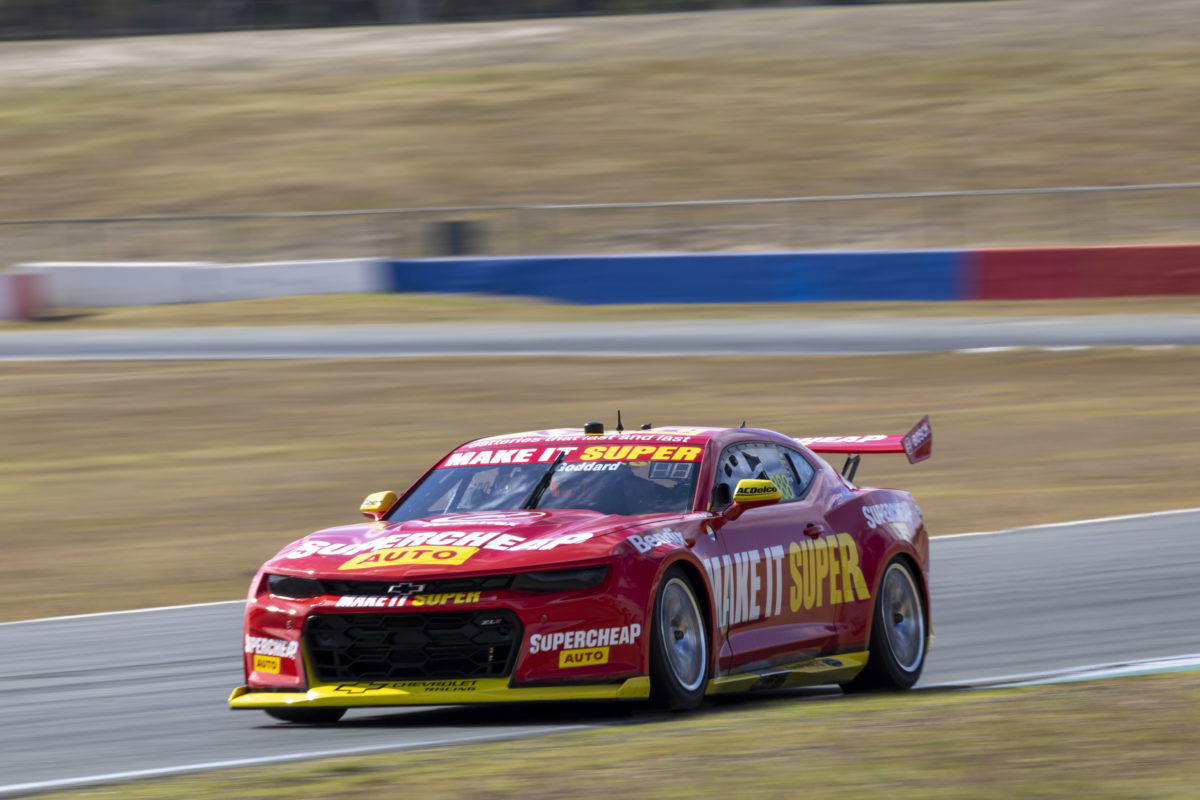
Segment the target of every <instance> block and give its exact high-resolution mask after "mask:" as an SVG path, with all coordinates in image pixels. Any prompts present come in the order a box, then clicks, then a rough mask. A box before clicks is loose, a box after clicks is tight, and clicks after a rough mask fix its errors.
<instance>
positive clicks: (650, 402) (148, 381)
mask: <svg viewBox="0 0 1200 800" xmlns="http://www.w3.org/2000/svg"><path fill="white" fill-rule="evenodd" d="M0 369H3V372H4V388H5V391H4V393H3V395H2V396H0V452H3V453H4V459H3V461H2V462H0V520H3V524H4V535H3V541H4V543H5V546H6V549H7V555H6V558H5V559H4V562H3V564H0V580H2V581H3V583H4V585H5V587H6V588H7V589H8V590H9V591H10V592H12V593H13V594H14V596H19V597H21V598H22V602H21V604H20V605H19V606H17V605H9V606H7V607H6V609H5V610H4V611H3V612H0V618H8V619H12V618H19V617H36V616H46V615H51V614H67V613H77V612H85V611H99V610H107V609H114V608H131V607H142V606H150V605H161V604H169V603H187V602H200V601H207V600H224V599H229V598H233V597H238V596H241V595H242V593H243V592H244V591H245V586H246V585H247V583H248V581H249V578H250V577H251V575H253V572H254V570H255V569H256V568H257V566H258V564H259V563H261V562H262V561H263V560H264V559H265V558H267V557H268V556H270V555H271V554H272V553H274V552H275V551H276V550H277V549H278V548H280V547H281V546H283V545H284V544H286V543H287V542H289V541H291V540H293V539H295V538H297V537H299V536H301V535H304V534H306V533H308V532H310V531H312V530H315V529H317V528H321V527H326V526H329V525H333V524H340V523H344V522H347V521H353V520H354V519H356V518H357V517H358V514H357V504H358V502H359V501H360V500H361V499H362V497H363V496H364V495H365V494H367V493H368V492H370V491H375V490H381V489H388V488H392V489H396V490H401V489H403V488H404V487H405V486H407V485H408V483H409V482H410V481H411V480H413V479H414V478H415V477H416V476H418V475H419V474H420V472H421V471H422V470H423V469H424V468H425V467H426V466H427V465H428V464H429V463H431V462H432V461H433V460H435V459H436V458H438V457H440V456H441V455H443V454H444V453H445V452H446V451H447V450H449V449H450V448H452V447H454V446H455V445H457V444H458V443H459V442H461V441H464V440H466V439H470V438H475V437H478V436H483V435H491V434H496V433H500V432H505V431H518V430H530V429H537V428H545V427H553V426H574V425H579V424H582V422H584V421H585V420H589V419H596V418H600V419H605V418H609V419H611V417H612V415H613V413H614V410H615V409H616V408H621V409H622V410H623V411H624V416H625V420H626V422H627V424H630V423H641V422H654V423H657V424H669V423H676V424H682V423H696V424H714V425H721V424H729V425H736V424H738V423H739V422H740V421H741V420H743V419H748V420H749V422H750V424H751V425H760V426H762V427H766V428H772V429H776V430H780V431H785V432H788V433H791V434H793V435H797V436H799V435H823V434H863V433H876V432H902V431H904V430H907V428H908V426H909V425H911V424H912V423H913V422H915V421H916V419H917V418H918V417H919V416H920V415H921V414H923V413H929V414H931V415H932V418H933V425H934V431H935V434H934V435H935V441H936V445H935V457H934V458H933V459H932V460H930V461H928V462H925V463H923V464H920V465H917V466H915V467H910V466H908V465H907V464H905V463H904V462H903V459H901V458H895V457H886V456H882V457H876V458H868V459H867V460H866V461H865V463H864V465H863V467H862V469H861V470H860V472H859V480H860V481H861V482H863V483H864V484H868V485H876V486H899V487H903V488H905V489H908V490H910V491H912V492H913V493H914V494H915V495H916V497H917V499H918V501H919V502H920V503H921V505H922V508H923V509H924V510H925V512H926V515H927V520H928V523H929V527H930V530H931V531H932V532H933V533H934V534H937V533H951V532H960V531H968V530H986V529H996V528H1006V527H1011V526H1017V525H1024V524H1031V523H1042V522H1052V521H1059V520H1069V519H1079V518H1086V517H1095V516H1102V515H1108V514H1121V513H1132V512H1142V511H1154V510H1159V509H1166V508H1177V507H1182V506H1188V505H1195V498H1196V497H1197V496H1200V468H1198V462H1200V456H1198V455H1197V453H1196V448H1195V442H1196V441H1197V440H1200V421H1198V420H1197V417H1196V414H1195V398H1196V396H1197V392H1198V391H1200V351H1197V350H1195V349H1179V350H1162V351H1136V350H1129V349H1114V350H1090V351H1083V352H1058V353H1055V352H1012V353H993V354H970V355H967V354H954V353H946V354H930V355H911V356H887V357H879V356H863V357H855V358H841V357H824V358H803V357H776V358H763V357H754V358H733V357H721V358H704V357H696V358H669V359H667V358H623V359H622V358H611V359H610V358H588V359H571V358H508V359H506V358H441V359H393V360H386V359H381V360H347V361H321V360H311V361H308V360H306V361H254V362H166V363H162V362H155V363H138V362H133V363H47V364H37V363H10V364H4V365H2V367H0Z"/></svg>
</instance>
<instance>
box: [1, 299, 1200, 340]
mask: <svg viewBox="0 0 1200 800" xmlns="http://www.w3.org/2000/svg"><path fill="white" fill-rule="evenodd" d="M1198 312H1200V297H1107V298H1088V299H1079V300H1020V301H1017V300H974V301H966V302H948V301H947V302H927V303H914V302H875V303H743V304H736V303H705V304H700V303H697V304H691V305H675V304H672V305H662V304H641V305H605V306H578V305H571V304H568V303H553V302H546V301H541V300H536V299H532V298H521V297H492V296H484V295H464V294H446V295H438V294H415V295H414V294H357V295H306V296H300V297H278V298H272V299H268V300H234V301H230V302H224V303H192V304H187V305H163V306H131V307H128V308H89V309H60V310H58V311H57V312H56V313H55V314H54V315H53V316H48V317H46V318H44V319H40V320H34V321H27V322H16V321H8V322H5V321H0V332H2V331H7V330H39V331H40V330H74V329H82V328H170V327H191V326H211V325H365V324H381V323H400V322H583V321H596V322H604V321H608V320H611V321H614V322H616V321H621V320H665V319H825V318H843V317H868V318H869V317H906V318H907V317H1019V316H1094V315H1100V314H1195V313H1198Z"/></svg>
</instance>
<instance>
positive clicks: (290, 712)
mask: <svg viewBox="0 0 1200 800" xmlns="http://www.w3.org/2000/svg"><path fill="white" fill-rule="evenodd" d="M263 710H264V711H266V712H267V716H268V717H274V718H275V719H279V720H283V721H284V722H299V723H305V724H308V725H325V724H331V723H334V722H337V721H338V720H339V719H341V718H342V715H344V714H345V713H346V709H344V708H264V709H263Z"/></svg>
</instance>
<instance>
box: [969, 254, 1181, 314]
mask: <svg viewBox="0 0 1200 800" xmlns="http://www.w3.org/2000/svg"><path fill="white" fill-rule="evenodd" d="M971 260H972V262H973V263H972V268H971V272H972V273H973V274H972V277H971V281H970V283H971V284H972V289H973V291H971V290H969V293H970V295H971V296H973V297H974V298H975V299H977V300H1038V299H1048V298H1056V297H1120V296H1125V295H1149V294H1200V244H1169V245H1129V246H1118V247H1021V248H1005V249H995V250H976V251H975V252H974V253H973V255H972V258H971Z"/></svg>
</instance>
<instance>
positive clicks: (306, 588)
mask: <svg viewBox="0 0 1200 800" xmlns="http://www.w3.org/2000/svg"><path fill="white" fill-rule="evenodd" d="M267 589H268V590H269V591H270V592H271V594H273V595H275V596H276V597H290V598H293V599H295V598H301V597H320V596H321V595H323V594H325V587H323V586H322V585H321V582H320V581H318V580H314V579H312V578H293V577H292V576H291V575H268V576H267Z"/></svg>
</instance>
